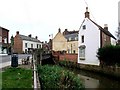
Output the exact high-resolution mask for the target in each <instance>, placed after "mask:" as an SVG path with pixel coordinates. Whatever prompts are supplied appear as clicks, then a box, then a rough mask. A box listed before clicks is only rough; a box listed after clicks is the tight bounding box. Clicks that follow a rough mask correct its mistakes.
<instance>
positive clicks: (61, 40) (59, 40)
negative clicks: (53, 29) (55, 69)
mask: <svg viewBox="0 0 120 90" xmlns="http://www.w3.org/2000/svg"><path fill="white" fill-rule="evenodd" d="M52 50H53V51H65V52H66V51H67V39H66V38H65V37H64V36H63V34H62V33H61V29H60V28H59V29H58V33H57V34H56V36H55V37H54V38H53V39H52Z"/></svg>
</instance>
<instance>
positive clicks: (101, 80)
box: [74, 70, 120, 89]
mask: <svg viewBox="0 0 120 90" xmlns="http://www.w3.org/2000/svg"><path fill="white" fill-rule="evenodd" d="M74 73H76V74H77V75H78V76H79V77H80V78H81V79H82V81H83V83H84V85H85V88H96V89H97V88H119V89H120V81H117V80H114V79H112V78H108V77H106V76H103V75H99V74H96V73H91V72H88V71H83V70H77V71H74Z"/></svg>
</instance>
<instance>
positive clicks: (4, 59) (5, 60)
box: [0, 54, 32, 63]
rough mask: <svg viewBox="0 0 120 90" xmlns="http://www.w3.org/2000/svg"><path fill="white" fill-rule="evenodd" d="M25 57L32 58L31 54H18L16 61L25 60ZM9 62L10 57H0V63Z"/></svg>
mask: <svg viewBox="0 0 120 90" xmlns="http://www.w3.org/2000/svg"><path fill="white" fill-rule="evenodd" d="M27 56H30V57H31V56H32V55H31V54H18V59H22V58H26V57H27ZM9 61H11V55H7V56H0V63H5V62H9Z"/></svg>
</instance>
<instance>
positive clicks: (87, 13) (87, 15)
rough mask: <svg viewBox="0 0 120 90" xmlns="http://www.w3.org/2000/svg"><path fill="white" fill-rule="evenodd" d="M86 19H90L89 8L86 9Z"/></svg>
mask: <svg viewBox="0 0 120 90" xmlns="http://www.w3.org/2000/svg"><path fill="white" fill-rule="evenodd" d="M85 18H90V15H89V12H88V7H86V12H85Z"/></svg>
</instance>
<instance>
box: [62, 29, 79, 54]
mask: <svg viewBox="0 0 120 90" xmlns="http://www.w3.org/2000/svg"><path fill="white" fill-rule="evenodd" d="M63 35H64V37H65V38H66V39H67V53H71V54H77V53H78V31H75V30H74V31H68V30H67V29H65V31H64V32H63Z"/></svg>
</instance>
